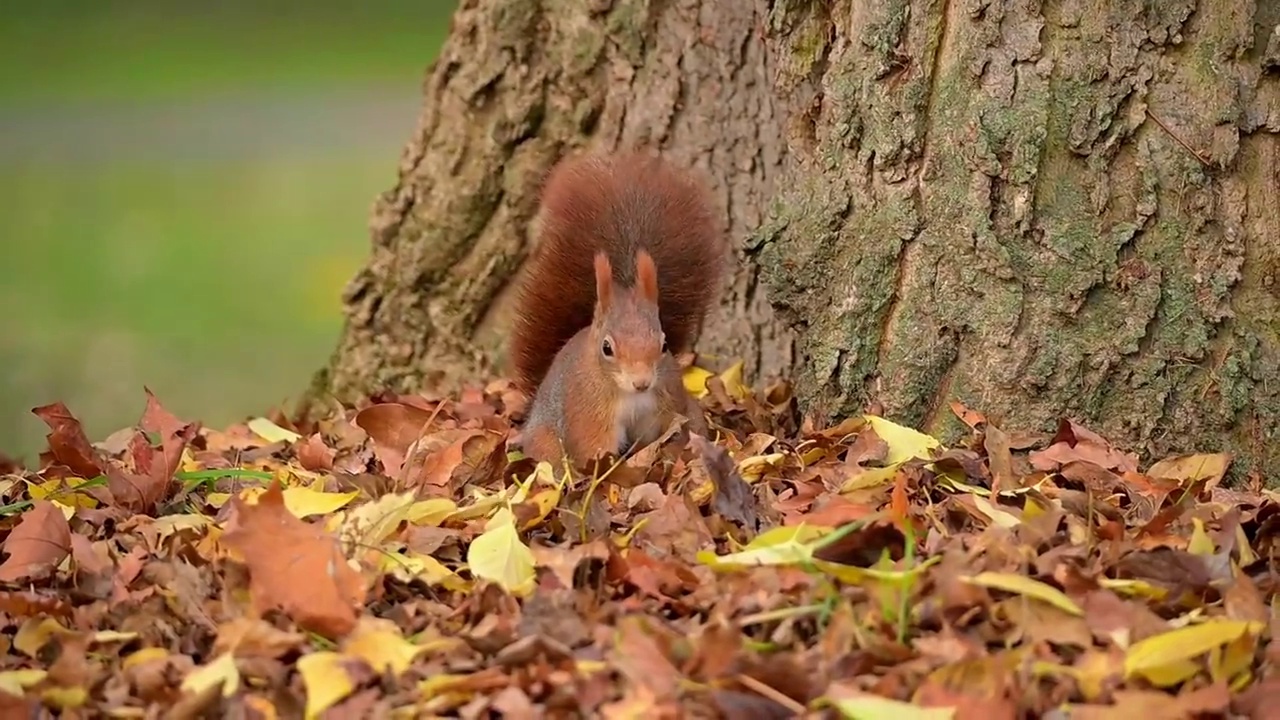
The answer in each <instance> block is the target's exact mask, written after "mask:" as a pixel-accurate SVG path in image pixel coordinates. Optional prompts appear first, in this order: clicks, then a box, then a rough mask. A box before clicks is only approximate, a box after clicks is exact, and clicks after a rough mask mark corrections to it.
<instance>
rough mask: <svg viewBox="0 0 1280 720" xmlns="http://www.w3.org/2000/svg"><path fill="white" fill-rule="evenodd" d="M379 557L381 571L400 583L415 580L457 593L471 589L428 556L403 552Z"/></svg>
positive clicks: (409, 551)
mask: <svg viewBox="0 0 1280 720" xmlns="http://www.w3.org/2000/svg"><path fill="white" fill-rule="evenodd" d="M380 557H381V558H382V571H383V572H386V573H390V574H391V575H392V576H393V577H395V578H396V579H397V580H400V581H402V582H406V583H407V582H409V581H410V580H413V579H417V580H421V581H423V582H425V583H426V584H427V585H430V586H432V587H442V588H444V589H445V590H458V591H465V590H468V589H470V587H471V585H470V583H468V582H467V581H466V580H464V579H463V578H462V577H461V576H459V575H458V574H457V573H455V572H454V571H452V570H450V569H449V568H447V567H445V565H444V563H442V562H440V561H439V560H437V559H435V558H434V557H431V556H430V555H426V554H423V553H419V552H414V551H412V550H405V551H403V552H398V553H384V554H382V555H381V556H380Z"/></svg>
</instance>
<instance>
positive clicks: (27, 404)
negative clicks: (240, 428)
mask: <svg viewBox="0 0 1280 720" xmlns="http://www.w3.org/2000/svg"><path fill="white" fill-rule="evenodd" d="M454 6H455V3H454V2H452V1H450V0H419V1H418V2H409V1H408V0H363V1H362V2H346V3H343V2H337V1H336V0H317V1H315V2H311V3H305V4H304V3H284V2H278V1H277V2H260V1H259V2H254V1H253V0H233V1H232V2H220V3H199V4H197V3H193V2H160V1H159V0H132V1H131V2H119V1H117V0H113V1H111V2H84V1H74V2H73V1H65V0H64V1H63V2H48V1H46V2H43V3H26V4H21V5H19V4H11V5H9V6H8V7H7V8H6V9H5V18H4V21H3V22H0V267H3V269H4V271H5V272H4V282H3V283H0V323H2V324H0V452H3V453H7V454H9V455H17V456H24V457H25V459H26V460H28V462H32V463H33V462H34V459H35V458H34V454H35V453H36V452H38V451H39V450H40V449H41V448H42V447H43V445H44V434H45V431H46V429H45V426H44V425H43V424H42V423H41V422H40V421H39V420H37V419H36V418H35V417H34V416H32V415H31V414H30V409H31V408H32V407H34V406H36V405H41V404H45V403H48V402H53V401H55V400H61V401H63V402H65V403H67V405H68V406H69V407H70V408H71V410H72V411H73V412H74V413H76V415H77V416H78V417H80V418H81V420H83V421H84V422H85V424H86V426H87V429H88V431H89V433H90V437H91V438H94V439H100V438H102V437H104V436H105V435H106V434H108V433H110V432H112V431H114V430H116V429H119V428H121V427H124V426H127V425H130V424H132V423H134V422H135V421H136V420H137V418H138V415H139V413H140V412H141V410H142V407H143V404H144V396H143V392H142V387H143V385H147V386H149V387H151V389H152V390H153V391H154V392H155V393H156V394H157V395H158V396H159V397H160V399H161V400H162V401H163V402H164V403H165V404H166V406H168V407H169V408H170V409H171V410H173V411H174V412H175V413H177V414H179V415H180V416H182V417H186V418H189V419H197V418H198V419H201V420H203V421H205V422H206V423H207V424H212V425H215V426H218V425H223V424H226V423H228V422H232V421H234V420H236V419H239V418H241V417H244V416H246V415H249V414H253V413H258V412H262V411H265V410H267V409H268V408H270V407H271V406H272V405H276V404H279V403H284V402H291V401H292V400H294V399H296V397H297V396H298V394H299V392H300V391H301V390H302V389H303V388H305V386H306V383H307V382H308V381H309V380H310V375H311V373H312V372H313V371H314V370H315V369H317V368H318V367H319V366H320V365H321V364H322V363H323V362H324V361H325V359H326V358H327V356H328V353H329V352H330V351H331V350H332V349H333V346H334V342H335V340H336V335H337V332H338V330H339V328H340V325H341V316H340V307H339V296H340V293H341V291H342V287H343V285H344V284H345V283H346V281H347V279H348V278H349V277H350V276H351V275H352V273H353V272H354V271H355V269H356V268H358V267H359V265H360V263H361V262H362V261H363V259H364V256H365V253H366V251H367V247H368V234H367V231H366V221H367V219H368V213H369V208H370V205H371V203H372V201H373V199H374V197H375V196H376V195H377V193H378V192H380V191H382V190H384V189H387V188H390V187H391V186H392V185H393V184H394V182H395V170H396V166H397V163H398V159H399V153H400V149H401V147H402V146H403V145H404V143H405V142H406V141H407V140H408V138H409V135H410V133H411V132H412V130H413V127H414V123H415V121H416V118H417V112H418V107H419V104H420V102H421V94H420V87H421V83H422V79H423V77H424V73H425V71H426V68H427V65H428V63H430V61H431V60H432V59H433V58H434V57H435V55H436V53H437V51H438V49H439V46H440V44H441V43H442V42H443V40H444V37H445V35H446V34H447V32H448V27H449V18H450V15H451V13H452V11H453V8H454Z"/></svg>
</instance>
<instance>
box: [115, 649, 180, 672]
mask: <svg viewBox="0 0 1280 720" xmlns="http://www.w3.org/2000/svg"><path fill="white" fill-rule="evenodd" d="M167 657H169V651H168V650H165V649H164V648H160V647H145V648H142V649H141V650H138V651H136V652H131V653H129V655H128V656H126V657H125V659H124V662H123V663H121V666H122V667H124V668H125V669H126V670H127V669H129V668H131V667H133V666H134V665H141V664H142V663H145V662H151V661H152V660H163V659H165V658H167Z"/></svg>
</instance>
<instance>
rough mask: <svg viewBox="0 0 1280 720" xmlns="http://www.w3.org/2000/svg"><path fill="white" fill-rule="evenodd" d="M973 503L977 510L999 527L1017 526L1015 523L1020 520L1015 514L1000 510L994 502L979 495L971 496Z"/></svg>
mask: <svg viewBox="0 0 1280 720" xmlns="http://www.w3.org/2000/svg"><path fill="white" fill-rule="evenodd" d="M973 504H974V505H975V506H976V507H977V508H978V511H979V512H981V513H982V514H983V515H986V516H987V517H988V518H991V522H993V523H995V524H996V525H998V526H1000V527H1003V528H1011V527H1017V525H1018V524H1019V523H1021V522H1022V521H1021V520H1019V519H1018V516H1017V515H1014V514H1013V513H1011V512H1008V511H1006V510H1001V509H1000V508H999V507H998V506H997V505H996V504H995V503H992V502H991V501H990V500H988V499H986V498H984V497H982V496H981V495H974V496H973Z"/></svg>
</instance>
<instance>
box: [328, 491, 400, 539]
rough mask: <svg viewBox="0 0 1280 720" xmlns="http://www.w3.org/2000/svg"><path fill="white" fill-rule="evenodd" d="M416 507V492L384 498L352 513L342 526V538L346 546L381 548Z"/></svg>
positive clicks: (340, 533)
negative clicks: (414, 506) (414, 505)
mask: <svg viewBox="0 0 1280 720" xmlns="http://www.w3.org/2000/svg"><path fill="white" fill-rule="evenodd" d="M413 504H414V493H413V491H412V490H407V491H405V492H402V493H389V494H387V495H383V496H382V497H380V498H378V499H377V500H374V501H373V502H369V503H365V504H363V505H361V506H360V507H358V508H356V509H355V510H352V511H351V514H350V515H348V516H347V518H346V519H345V520H344V521H343V522H342V529H341V530H340V531H339V533H338V537H339V538H341V540H342V542H343V544H344V545H356V546H359V547H366V548H369V547H378V546H380V545H382V543H384V542H386V540H387V538H389V537H391V534H392V533H394V532H395V531H396V528H398V527H400V523H402V522H404V521H405V520H406V519H407V518H408V517H409V511H410V509H411V508H412V507H413Z"/></svg>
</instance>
